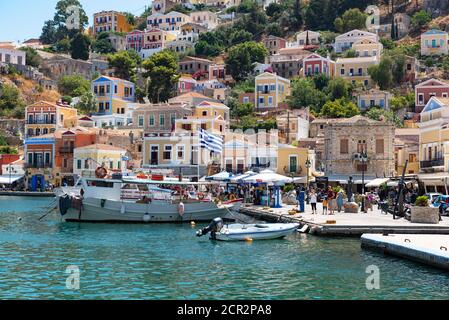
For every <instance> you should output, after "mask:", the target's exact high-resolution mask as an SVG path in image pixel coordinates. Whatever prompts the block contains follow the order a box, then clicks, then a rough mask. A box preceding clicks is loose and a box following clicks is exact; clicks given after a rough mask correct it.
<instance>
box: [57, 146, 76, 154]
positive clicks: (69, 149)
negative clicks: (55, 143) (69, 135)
mask: <svg viewBox="0 0 449 320" xmlns="http://www.w3.org/2000/svg"><path fill="white" fill-rule="evenodd" d="M73 150H74V147H61V148H60V149H59V152H60V153H73Z"/></svg>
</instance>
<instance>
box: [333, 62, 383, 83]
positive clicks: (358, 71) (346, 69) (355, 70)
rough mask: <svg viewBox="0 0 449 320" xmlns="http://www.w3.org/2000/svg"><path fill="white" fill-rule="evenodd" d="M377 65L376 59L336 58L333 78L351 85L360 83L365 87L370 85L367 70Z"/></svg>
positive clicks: (370, 81)
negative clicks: (349, 82) (348, 82)
mask: <svg viewBox="0 0 449 320" xmlns="http://www.w3.org/2000/svg"><path fill="white" fill-rule="evenodd" d="M378 63H379V60H378V59H377V57H356V58H338V59H337V62H336V63H335V76H336V77H341V78H343V79H345V80H348V81H351V82H352V83H355V82H362V83H363V85H364V86H365V87H367V86H370V85H371V84H372V80H371V77H370V75H369V74H368V68H369V67H370V66H373V65H377V64H378Z"/></svg>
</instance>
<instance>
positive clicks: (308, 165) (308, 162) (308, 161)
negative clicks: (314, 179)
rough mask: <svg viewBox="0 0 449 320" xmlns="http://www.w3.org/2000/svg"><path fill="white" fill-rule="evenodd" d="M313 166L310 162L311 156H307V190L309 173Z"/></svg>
mask: <svg viewBox="0 0 449 320" xmlns="http://www.w3.org/2000/svg"><path fill="white" fill-rule="evenodd" d="M311 167H312V162H310V159H309V158H307V160H306V168H307V178H306V179H307V180H306V181H307V189H306V190H307V191H309V176H310V175H309V173H310V168H311Z"/></svg>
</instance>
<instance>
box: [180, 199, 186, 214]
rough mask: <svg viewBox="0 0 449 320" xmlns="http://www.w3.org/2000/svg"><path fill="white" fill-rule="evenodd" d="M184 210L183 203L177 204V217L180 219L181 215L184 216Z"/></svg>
mask: <svg viewBox="0 0 449 320" xmlns="http://www.w3.org/2000/svg"><path fill="white" fill-rule="evenodd" d="M185 210H186V208H185V206H184V203H182V202H181V203H179V206H178V213H179V215H180V216H181V217H182V216H183V215H184V213H185Z"/></svg>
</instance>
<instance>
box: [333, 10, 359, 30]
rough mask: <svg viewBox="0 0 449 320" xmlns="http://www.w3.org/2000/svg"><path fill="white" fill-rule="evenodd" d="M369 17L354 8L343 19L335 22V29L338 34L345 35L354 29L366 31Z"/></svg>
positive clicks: (340, 18) (344, 14)
mask: <svg viewBox="0 0 449 320" xmlns="http://www.w3.org/2000/svg"><path fill="white" fill-rule="evenodd" d="M366 18H367V15H366V14H365V13H363V12H361V11H360V10H359V9H356V8H353V9H349V10H347V11H346V12H345V13H343V15H342V16H341V17H338V18H337V19H335V21H334V25H335V29H336V30H337V31H338V32H341V33H345V32H348V31H350V30H354V29H364V28H365V24H366Z"/></svg>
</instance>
